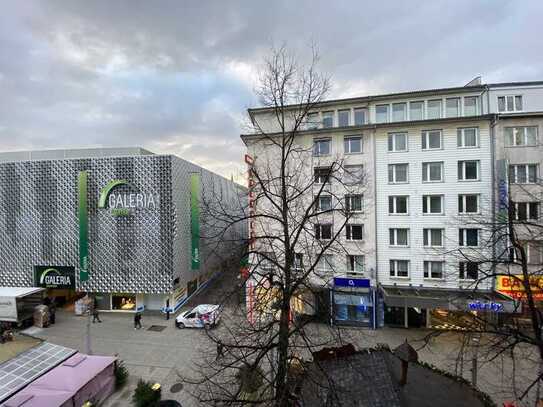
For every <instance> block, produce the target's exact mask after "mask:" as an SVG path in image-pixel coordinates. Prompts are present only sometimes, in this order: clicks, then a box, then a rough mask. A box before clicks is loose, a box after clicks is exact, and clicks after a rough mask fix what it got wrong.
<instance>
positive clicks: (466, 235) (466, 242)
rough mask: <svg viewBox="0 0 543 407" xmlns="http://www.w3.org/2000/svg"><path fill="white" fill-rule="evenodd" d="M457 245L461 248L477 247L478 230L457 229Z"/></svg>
mask: <svg viewBox="0 0 543 407" xmlns="http://www.w3.org/2000/svg"><path fill="white" fill-rule="evenodd" d="M458 244H459V245H460V246H463V247H466V246H469V247H476V246H479V229H458Z"/></svg>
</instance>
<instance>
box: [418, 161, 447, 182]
mask: <svg viewBox="0 0 543 407" xmlns="http://www.w3.org/2000/svg"><path fill="white" fill-rule="evenodd" d="M422 182H443V162H441V161H439V162H431V163H422Z"/></svg>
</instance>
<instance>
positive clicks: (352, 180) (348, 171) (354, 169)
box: [343, 165, 364, 185]
mask: <svg viewBox="0 0 543 407" xmlns="http://www.w3.org/2000/svg"><path fill="white" fill-rule="evenodd" d="M363 177H364V167H363V166H362V165H346V166H345V167H344V168H343V182H344V183H345V184H347V185H357V184H361V183H362V179H363Z"/></svg>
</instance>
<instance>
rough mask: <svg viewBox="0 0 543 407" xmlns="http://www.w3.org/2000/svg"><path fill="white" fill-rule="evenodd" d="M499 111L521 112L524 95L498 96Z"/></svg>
mask: <svg viewBox="0 0 543 407" xmlns="http://www.w3.org/2000/svg"><path fill="white" fill-rule="evenodd" d="M498 111H499V112H520V111H522V95H507V96H498Z"/></svg>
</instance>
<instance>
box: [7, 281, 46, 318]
mask: <svg viewBox="0 0 543 407" xmlns="http://www.w3.org/2000/svg"><path fill="white" fill-rule="evenodd" d="M44 291H45V288H40V287H0V321H5V322H13V323H16V324H22V323H23V322H24V321H26V320H28V319H31V318H32V317H33V314H34V307H35V306H36V305H39V304H42V302H43V296H44Z"/></svg>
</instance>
